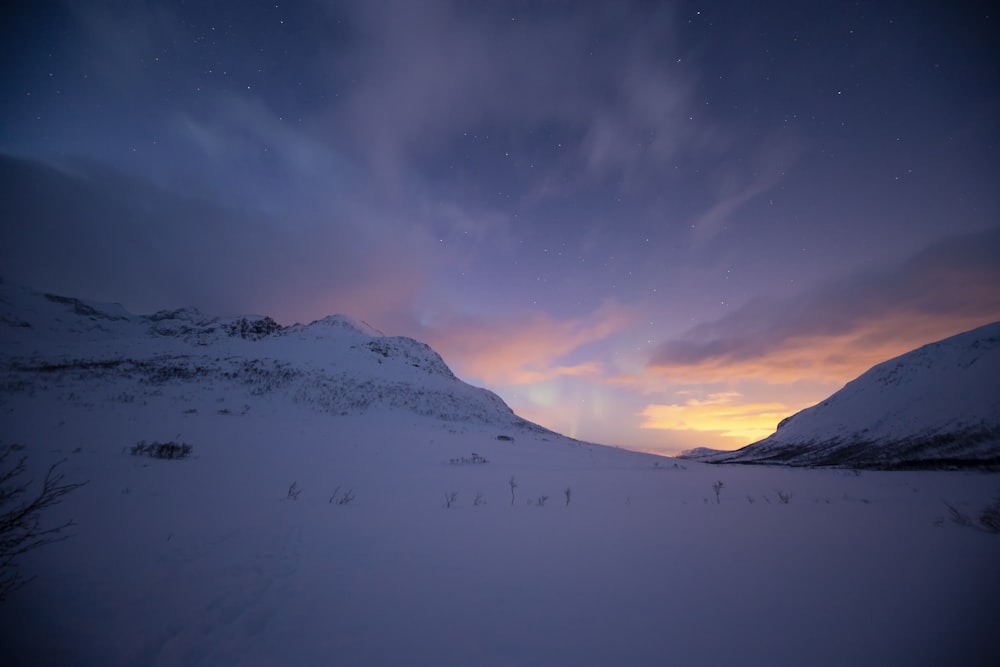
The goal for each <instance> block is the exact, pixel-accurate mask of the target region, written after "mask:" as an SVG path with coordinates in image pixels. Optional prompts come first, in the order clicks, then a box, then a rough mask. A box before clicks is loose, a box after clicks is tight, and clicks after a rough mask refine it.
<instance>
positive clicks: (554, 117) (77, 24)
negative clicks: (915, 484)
mask: <svg viewBox="0 0 1000 667" xmlns="http://www.w3.org/2000/svg"><path fill="white" fill-rule="evenodd" d="M0 12H2V13H3V16H2V20H0V38H2V39H0V44H2V46H0V49H2V54H3V57H2V59H0V276H2V277H3V279H5V280H10V281H14V282H18V283H21V284H24V285H27V286H30V287H33V288H35V289H39V290H43V291H49V292H56V293H60V294H66V295H70V296H78V297H84V298H89V299H94V300H98V301H107V302H116V303H121V304H122V305H124V306H125V307H126V308H128V309H129V310H131V311H133V312H137V313H152V312H155V311H157V310H160V309H164V308H176V307H180V306H195V307H197V308H199V309H201V310H203V311H204V312H206V313H210V314H218V315H222V314H242V313H256V314H261V315H270V316H272V317H274V318H275V319H277V320H278V321H279V322H281V323H283V324H292V323H295V322H303V323H307V322H310V321H312V320H316V319H319V318H322V317H325V316H327V315H330V314H335V313H342V314H346V315H349V316H351V317H353V318H355V319H358V320H362V321H364V322H366V323H368V324H370V325H371V326H374V327H376V328H377V329H379V330H381V331H383V332H385V333H386V334H388V335H402V336H411V337H414V338H417V339H419V340H421V341H424V342H426V343H428V344H430V345H431V346H432V347H433V348H434V349H435V350H436V351H437V352H439V353H440V354H441V355H442V356H443V357H444V359H445V361H446V362H447V363H448V364H449V366H451V368H452V369H453V370H454V371H455V373H456V374H457V375H458V376H459V377H461V378H462V379H464V380H466V381H468V382H471V383H473V384H476V385H479V386H483V387H487V388H489V389H491V390H493V391H495V392H496V393H497V394H499V395H500V396H501V397H502V398H503V399H504V400H505V401H506V402H507V403H508V405H510V406H511V407H512V408H513V409H514V410H515V411H516V412H518V413H519V414H520V415H522V416H524V417H526V418H528V419H531V420H533V421H536V422H538V423H540V424H542V425H544V426H547V427H549V428H552V429H554V430H556V431H559V432H561V433H564V434H566V435H570V436H572V437H576V438H580V439H584V440H590V441H595V442H601V443H606V444H614V445H619V446H622V447H628V448H632V449H641V450H647V451H655V452H661V453H668V454H670V453H676V452H678V451H680V450H683V449H687V448H690V447H695V446H708V447H716V448H721V449H735V448H737V447H740V446H743V445H746V444H749V443H750V442H753V441H754V440H757V439H760V438H762V437H765V436H767V435H768V434H770V433H771V432H773V430H774V427H775V425H776V424H777V422H778V421H780V420H781V419H782V418H784V417H786V416H788V415H790V414H792V413H794V412H796V411H798V410H800V409H802V408H804V407H807V406H809V405H812V404H814V403H816V402H818V401H820V400H822V399H824V398H825V397H826V396H828V395H829V394H831V393H832V392H834V391H836V390H837V389H839V388H840V387H842V386H843V385H844V383H846V382H847V381H849V380H851V379H852V378H854V377H856V376H857V375H859V374H860V373H861V372H863V371H864V370H866V369H867V368H869V367H870V366H872V365H873V364H875V363H878V362H880V361H883V360H885V359H888V358H890V357H892V356H895V355H897V354H901V353H903V352H905V351H908V350H910V349H912V348H914V347H917V346H919V345H922V344H925V343H928V342H931V341H934V340H937V339H940V338H943V337H945V336H949V335H952V334H955V333H959V332H961V331H964V330H967V329H970V328H973V327H976V326H979V325H982V324H986V323H988V322H992V321H996V320H1000V194H998V193H1000V188H998V187H997V184H998V183H1000V160H998V153H997V151H998V137H1000V123H998V119H1000V58H998V57H997V52H996V47H995V44H997V43H1000V34H998V32H1000V31H998V29H997V22H998V17H997V16H996V15H995V13H992V14H991V10H990V8H989V3H975V2H970V3H949V2H944V1H942V2H921V3H912V2H891V1H884V2H851V3H847V2H815V3H812V2H810V3H803V2H792V1H777V0H763V1H761V2H755V3H745V2H736V1H733V2H724V1H718V2H687V1H683V2H652V1H646V2H637V1H636V2H630V1H624V0H623V1H619V2H613V3H612V2H603V1H593V2H587V1H581V2H561V1H558V0H548V1H545V0H541V1H536V2H502V1H496V2H486V1H478V2H476V1H468V2H460V1H457V0H454V1H437V0H421V1H420V2H410V1H407V0H386V1H374V0H373V1H371V2H352V1H347V0H344V1H335V0H329V1H319V0H315V1H300V2H247V3H233V2H214V1H212V0H206V1H204V2H184V1H182V0H173V1H168V0H163V1H160V2H156V1H153V0H147V1H144V2H125V1H119V2H105V1H102V0H92V1H87V2H68V1H67V2H51V1H47V0H43V1H37V2H21V3H15V4H14V6H12V7H11V6H8V7H6V8H5V9H3V10H0Z"/></svg>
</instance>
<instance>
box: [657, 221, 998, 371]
mask: <svg viewBox="0 0 1000 667" xmlns="http://www.w3.org/2000/svg"><path fill="white" fill-rule="evenodd" d="M997 257H1000V228H996V229H991V230H989V231H985V232H982V233H978V234H974V235H969V236H962V237H954V238H949V239H946V240H944V241H941V242H939V243H936V244H934V245H931V246H929V247H927V248H926V249H925V250H923V251H922V252H920V253H918V254H917V255H915V256H913V257H911V258H909V259H908V260H906V261H904V262H902V263H900V264H898V265H896V266H891V267H886V268H883V269H879V270H872V271H869V272H866V273H861V274H858V275H855V276H853V277H850V278H845V279H842V280H839V281H836V282H833V283H830V284H827V285H824V286H822V287H819V288H817V289H814V290H811V291H808V292H805V293H802V294H799V295H798V296H795V297H791V298H787V299H783V300H764V299H761V300H758V301H756V302H753V303H750V304H748V305H746V306H744V307H743V308H740V309H739V310H737V311H735V312H733V313H732V314H730V315H727V316H726V317H723V318H721V319H718V320H716V321H713V322H709V323H705V324H701V325H698V326H696V327H694V328H692V329H691V330H689V331H688V332H687V333H686V334H684V335H683V336H681V337H679V338H676V339H673V340H670V341H667V342H665V343H663V344H662V345H660V346H659V347H658V348H657V349H656V351H655V352H654V353H653V355H652V356H651V358H650V360H649V364H648V367H649V368H650V370H652V371H655V372H657V373H661V374H663V375H664V376H665V377H669V378H670V379H671V380H672V381H674V382H677V383H697V382H713V381H725V380H727V379H732V378H739V377H759V378H766V379H768V380H770V381H773V382H791V381H795V380H798V379H803V378H816V377H823V378H835V379H840V380H842V381H845V380H848V379H850V378H851V377H852V376H854V375H857V374H858V373H860V372H862V371H864V370H865V369H867V368H868V367H869V366H871V365H873V364H874V363H877V362H879V361H883V360H885V359H886V358H889V357H892V356H895V355H898V354H900V353H902V352H905V351H907V350H909V349H911V348H913V347H916V346H918V345H921V344H924V343H927V342H930V341H932V340H935V339H937V338H942V337H945V336H948V335H952V334H955V333H958V332H960V331H963V330H966V329H969V328H972V327H975V326H978V325H981V324H985V323H988V322H990V321H993V320H996V319H1000V291H998V290H997V289H996V286H997V285H998V284H1000V263H998V262H997Z"/></svg>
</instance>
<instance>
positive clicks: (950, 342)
mask: <svg viewBox="0 0 1000 667" xmlns="http://www.w3.org/2000/svg"><path fill="white" fill-rule="evenodd" d="M702 458H703V460H707V459H704V457H702ZM711 460H714V461H743V462H753V461H773V462H776V463H790V464H798V465H802V464H805V465H812V464H817V463H818V464H825V465H831V464H832V465H847V466H852V465H853V466H860V467H865V466H868V467H871V466H874V467H905V466H911V467H912V466H933V465H938V466H942V465H968V464H970V463H971V464H975V463H977V462H985V463H991V464H994V465H995V464H996V463H997V462H1000V322H994V323H993V324H988V325H986V326H983V327H979V328H977V329H973V330H972V331H967V332H965V333H962V334H959V335H957V336H952V337H950V338H947V339H945V340H942V341H938V342H936V343H931V344H929V345H925V346H923V347H921V348H918V349H916V350H913V351H912V352H908V353H906V354H904V355H901V356H899V357H896V358H894V359H890V360H889V361H886V362H884V363H881V364H878V365H877V366H875V367H873V368H871V369H870V370H868V371H867V372H865V373H864V374H862V375H861V376H860V377H858V378H857V379H855V380H853V381H851V382H849V383H848V384H847V385H846V386H845V387H844V388H843V389H841V390H840V391H838V392H837V393H835V394H833V395H832V396H830V397H829V398H828V399H826V400H825V401H822V402H821V403H819V404H818V405H815V406H813V407H810V408H806V409H805V410H803V411H801V412H799V413H797V414H795V415H793V416H791V417H789V418H788V419H786V420H785V421H783V422H782V423H781V424H779V425H778V429H777V431H776V432H775V433H774V434H773V435H771V436H769V437H768V438H766V439H764V440H762V441H760V442H758V443H754V444H753V445H749V446H748V447H746V448H744V449H742V450H739V451H738V452H737V453H736V454H722V455H716V456H712V457H711Z"/></svg>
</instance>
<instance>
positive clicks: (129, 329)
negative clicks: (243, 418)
mask: <svg viewBox="0 0 1000 667" xmlns="http://www.w3.org/2000/svg"><path fill="white" fill-rule="evenodd" d="M0 342H2V343H3V353H2V356H0V359H2V360H3V364H4V366H5V371H6V376H7V379H6V381H5V383H4V386H3V387H2V388H0V389H3V391H0V395H2V394H3V393H10V392H11V391H14V390H15V389H18V388H19V389H21V390H24V389H26V388H30V387H33V386H35V385H36V384H41V385H44V386H56V387H58V386H65V387H67V388H69V387H71V386H72V387H78V386H79V384H80V383H87V384H88V385H89V387H90V388H93V387H98V386H102V385H108V386H111V385H116V384H122V383H124V385H125V388H123V389H120V390H119V391H117V395H128V396H132V397H134V398H133V399H131V400H135V399H136V398H138V399H139V400H145V399H146V398H150V397H153V396H163V395H169V396H170V397H172V398H173V399H174V400H176V401H183V400H184V395H185V393H197V392H198V391H200V390H204V389H211V388H212V387H214V386H215V385H219V386H221V385H226V386H229V387H232V386H233V385H235V386H236V389H237V390H238V391H237V395H241V396H243V397H244V398H245V399H246V403H245V405H246V406H250V405H251V404H253V403H254V399H260V398H262V397H267V398H268V399H274V398H278V397H282V398H284V399H287V400H289V401H291V402H293V403H296V404H299V405H301V406H304V407H307V408H309V409H312V410H318V411H320V412H324V413H328V414H332V415H340V416H343V415H348V414H358V413H365V412H370V411H373V410H379V409H390V410H405V411H409V412H412V413H414V414H417V415H420V416H426V417H434V418H437V419H440V420H443V421H446V422H463V421H475V422H480V423H489V424H493V425H495V426H496V427H497V428H498V429H501V430H503V429H511V428H513V429H526V430H530V431H533V432H535V433H551V432H550V431H548V430H547V429H545V428H543V427H541V426H538V425H537V424H533V423H531V422H528V421H527V420H525V419H523V418H521V417H519V416H517V415H516V414H515V413H514V412H513V411H512V410H511V409H510V408H509V407H508V406H507V404H506V403H504V402H503V400H502V399H501V398H500V397H499V396H497V395H496V394H494V393H493V392H491V391H489V390H487V389H483V388H479V387H473V386H472V385H469V384H467V383H465V382H463V381H462V380H460V379H459V378H457V377H456V376H455V375H454V373H453V372H452V371H451V369H450V368H449V367H448V365H447V364H446V363H445V361H444V360H443V359H442V358H441V356H440V355H439V354H438V353H437V352H435V351H434V350H433V349H431V348H430V347H429V346H428V345H426V344H424V343H422V342H420V341H417V340H414V339H412V338H407V337H401V336H386V335H385V334H383V333H381V332H380V331H378V330H377V329H375V328H374V327H371V326H369V325H367V324H365V323H363V322H359V321H357V320H355V319H353V318H350V317H348V316H346V315H331V316H328V317H324V318H321V319H319V320H315V321H313V322H311V323H309V324H298V323H297V324H293V325H289V326H282V325H280V324H278V323H277V322H276V321H274V320H273V319H272V318H270V317H267V316H259V315H242V316H230V317H212V316H208V315H205V314H204V313H202V312H200V311H199V310H197V309H195V308H178V309H172V310H161V311H158V312H156V313H153V314H151V315H137V314H133V313H130V312H129V311H127V310H126V309H125V308H124V307H122V306H121V305H119V304H103V303H98V302H95V301H87V300H83V299H77V298H73V297H65V296H61V295H55V294H47V293H40V292H35V291H34V290H31V289H28V288H26V287H21V286H16V285H12V284H10V283H6V282H3V283H0ZM70 393H80V392H79V390H71V391H70ZM216 393H219V395H220V396H222V395H230V394H227V393H226V392H222V391H221V390H220V391H218V392H216ZM219 400H221V399H219ZM221 409H222V408H220V410H221ZM248 409H250V408H249V407H243V406H239V407H238V410H248ZM553 435H555V434H553ZM568 439H569V438H568ZM569 440H571V439H569Z"/></svg>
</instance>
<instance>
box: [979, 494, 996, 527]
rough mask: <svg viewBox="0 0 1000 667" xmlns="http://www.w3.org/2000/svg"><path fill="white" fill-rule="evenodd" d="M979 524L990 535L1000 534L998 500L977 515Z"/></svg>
mask: <svg viewBox="0 0 1000 667" xmlns="http://www.w3.org/2000/svg"><path fill="white" fill-rule="evenodd" d="M979 523H980V525H981V526H982V527H983V528H985V529H986V530H988V531H990V532H991V533H1000V498H997V499H996V500H994V501H993V504H992V505H990V506H988V507H987V508H986V509H984V510H983V512H982V514H980V515H979Z"/></svg>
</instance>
